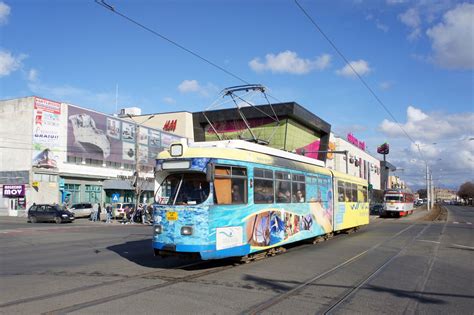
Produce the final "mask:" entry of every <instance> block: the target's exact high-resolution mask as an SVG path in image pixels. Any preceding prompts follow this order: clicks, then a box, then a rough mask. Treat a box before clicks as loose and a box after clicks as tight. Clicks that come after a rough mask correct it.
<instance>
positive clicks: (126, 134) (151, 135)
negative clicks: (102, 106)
mask: <svg viewBox="0 0 474 315" xmlns="http://www.w3.org/2000/svg"><path fill="white" fill-rule="evenodd" d="M137 130H138V134H137ZM177 139H179V137H176V136H173V135H171V134H167V133H162V132H159V131H156V130H152V129H150V128H145V127H140V128H136V126H135V124H134V123H133V122H129V121H124V120H121V119H117V118H113V117H110V116H107V115H104V114H100V113H97V112H94V111H90V110H87V109H83V108H80V107H76V106H72V105H69V106H68V132H67V155H68V156H71V157H81V158H82V159H83V160H85V159H92V160H98V161H102V162H103V163H105V162H109V161H110V162H116V163H126V164H134V162H135V160H136V152H135V150H136V148H135V141H136V140H138V143H139V152H138V158H139V162H140V163H141V164H143V165H149V166H154V163H155V162H154V159H155V158H156V156H157V155H158V152H160V151H161V150H163V147H166V146H167V145H168V144H169V143H170V142H173V141H176V140H177Z"/></svg>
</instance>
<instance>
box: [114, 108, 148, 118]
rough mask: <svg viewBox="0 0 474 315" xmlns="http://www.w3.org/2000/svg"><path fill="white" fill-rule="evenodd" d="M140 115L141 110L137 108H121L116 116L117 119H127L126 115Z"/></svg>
mask: <svg viewBox="0 0 474 315" xmlns="http://www.w3.org/2000/svg"><path fill="white" fill-rule="evenodd" d="M141 114H142V110H141V109H140V108H138V107H126V108H121V109H120V112H119V114H118V116H119V117H127V116H128V115H131V116H139V115H141Z"/></svg>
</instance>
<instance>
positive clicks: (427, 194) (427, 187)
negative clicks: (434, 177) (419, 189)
mask: <svg viewBox="0 0 474 315" xmlns="http://www.w3.org/2000/svg"><path fill="white" fill-rule="evenodd" d="M430 189H431V187H430V171H429V169H428V163H426V201H427V206H426V207H427V209H428V211H430V210H431V202H430V201H431V198H430V197H431V191H430Z"/></svg>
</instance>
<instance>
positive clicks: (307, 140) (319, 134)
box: [193, 102, 331, 162]
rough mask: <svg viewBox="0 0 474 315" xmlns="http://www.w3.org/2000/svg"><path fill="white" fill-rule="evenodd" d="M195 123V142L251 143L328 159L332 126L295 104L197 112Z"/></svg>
mask: <svg viewBox="0 0 474 315" xmlns="http://www.w3.org/2000/svg"><path fill="white" fill-rule="evenodd" d="M242 116H244V117H245V121H244V119H243V118H242ZM193 121H194V124H193V125H194V141H215V140H219V139H242V140H250V141H254V142H262V143H266V144H267V145H268V146H270V147H272V148H276V149H280V150H284V151H290V152H296V153H298V154H304V155H305V156H308V157H311V158H315V159H318V160H321V161H323V162H324V161H325V160H326V153H325V151H326V150H327V149H328V143H329V134H330V132H331V125H330V124H329V123H327V122H326V121H324V120H323V119H321V118H319V117H318V116H316V115H315V114H313V113H311V112H310V111H308V110H307V109H305V108H304V107H303V106H301V105H299V104H297V103H295V102H290V103H277V104H272V105H271V106H270V105H256V106H248V107H242V108H240V113H239V111H238V110H237V109H236V108H231V109H221V110H212V111H207V112H197V113H193ZM210 122H211V123H210ZM248 127H250V129H251V131H250V130H249V128H248ZM255 139H257V140H258V141H255Z"/></svg>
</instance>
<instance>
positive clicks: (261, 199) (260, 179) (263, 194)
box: [253, 168, 274, 204]
mask: <svg viewBox="0 0 474 315" xmlns="http://www.w3.org/2000/svg"><path fill="white" fill-rule="evenodd" d="M253 183H254V203H256V204H258V203H273V200H274V189H273V171H271V170H265V169H260V168H256V169H254V181H253Z"/></svg>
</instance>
